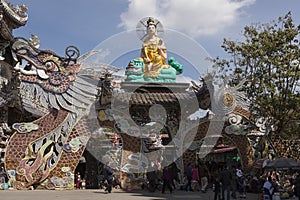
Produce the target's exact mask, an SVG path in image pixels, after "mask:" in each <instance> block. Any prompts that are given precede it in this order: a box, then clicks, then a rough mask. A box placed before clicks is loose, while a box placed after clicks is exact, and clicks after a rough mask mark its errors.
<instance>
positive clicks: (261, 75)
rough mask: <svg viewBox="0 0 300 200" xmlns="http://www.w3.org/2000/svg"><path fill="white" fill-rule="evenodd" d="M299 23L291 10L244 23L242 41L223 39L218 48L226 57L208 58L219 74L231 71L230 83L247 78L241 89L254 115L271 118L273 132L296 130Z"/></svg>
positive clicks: (287, 133)
mask: <svg viewBox="0 0 300 200" xmlns="http://www.w3.org/2000/svg"><path fill="white" fill-rule="evenodd" d="M299 31H300V26H295V25H294V23H293V20H292V16H291V13H290V12H289V13H287V14H286V15H285V16H284V17H279V18H278V20H277V21H272V22H270V23H267V24H253V25H250V26H246V27H245V28H244V31H243V36H244V41H242V42H235V41H230V40H227V39H224V41H223V44H222V48H223V49H224V50H225V52H227V53H228V54H229V57H230V58H229V59H228V60H226V59H220V58H219V57H217V58H215V59H212V61H213V63H214V67H215V68H216V69H217V71H218V74H219V75H220V77H222V78H224V77H225V76H228V75H232V74H234V75H235V76H234V77H235V78H234V79H231V83H230V84H233V85H234V84H236V83H238V82H239V81H240V80H242V79H243V78H247V80H248V84H247V85H245V87H244V88H243V90H244V91H245V92H246V93H247V95H248V98H249V99H250V100H251V102H252V108H251V110H253V113H254V114H255V115H257V116H264V117H270V116H271V117H273V118H274V120H275V123H276V126H277V133H279V134H281V135H283V136H289V137H290V136H298V135H299V133H300V128H299V123H300V114H299V113H300V112H299V108H300V93H299V90H300V65H299V61H300V46H299Z"/></svg>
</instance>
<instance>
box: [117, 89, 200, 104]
mask: <svg viewBox="0 0 300 200" xmlns="http://www.w3.org/2000/svg"><path fill="white" fill-rule="evenodd" d="M193 98H195V94H193V93H191V92H181V93H170V92H161V93H159V92H149V93H135V92H129V93H128V92H124V93H123V92H122V93H117V94H114V100H116V101H122V102H128V101H129V102H130V103H131V104H140V105H153V104H164V103H176V102H180V101H184V102H186V101H189V100H192V99H193Z"/></svg>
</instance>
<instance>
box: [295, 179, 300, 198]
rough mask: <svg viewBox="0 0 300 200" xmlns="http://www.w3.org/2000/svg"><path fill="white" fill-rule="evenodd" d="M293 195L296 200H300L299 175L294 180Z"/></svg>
mask: <svg viewBox="0 0 300 200" xmlns="http://www.w3.org/2000/svg"><path fill="white" fill-rule="evenodd" d="M295 195H296V196H297V197H298V200H300V175H298V176H297V178H296V185H295Z"/></svg>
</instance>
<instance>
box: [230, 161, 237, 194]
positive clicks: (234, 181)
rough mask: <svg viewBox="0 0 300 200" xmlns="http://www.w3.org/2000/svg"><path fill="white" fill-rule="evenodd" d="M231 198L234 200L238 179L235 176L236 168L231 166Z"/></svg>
mask: <svg viewBox="0 0 300 200" xmlns="http://www.w3.org/2000/svg"><path fill="white" fill-rule="evenodd" d="M230 185H231V197H232V198H233V199H236V191H237V187H238V186H237V185H238V177H237V175H236V166H235V165H233V166H232V167H231V183H230Z"/></svg>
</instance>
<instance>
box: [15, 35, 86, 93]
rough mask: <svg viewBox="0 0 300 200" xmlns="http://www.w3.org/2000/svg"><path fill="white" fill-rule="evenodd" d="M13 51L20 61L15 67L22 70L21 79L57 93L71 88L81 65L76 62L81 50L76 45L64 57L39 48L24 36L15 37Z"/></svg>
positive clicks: (67, 50) (68, 49) (69, 48)
mask: <svg viewBox="0 0 300 200" xmlns="http://www.w3.org/2000/svg"><path fill="white" fill-rule="evenodd" d="M12 51H13V54H14V57H15V58H16V60H18V61H19V62H18V63H17V64H16V66H15V67H14V69H15V70H19V71H20V72H21V73H20V79H21V81H24V82H30V83H35V84H38V85H40V86H41V87H42V88H43V89H44V90H47V91H49V92H52V93H55V94H57V93H59V94H61V93H64V92H65V91H66V90H67V89H68V88H69V85H70V84H72V82H74V80H75V79H76V75H77V73H78V72H79V70H80V66H81V65H80V64H77V63H76V59H77V58H78V57H79V50H78V49H77V48H76V47H74V46H70V47H68V48H67V49H66V56H67V58H63V57H60V56H58V55H57V54H55V53H54V52H52V51H49V50H39V49H37V48H36V47H35V46H33V45H32V43H31V42H30V41H28V40H26V39H24V38H15V40H14V43H13V45H12ZM23 62H25V63H26V64H23ZM21 64H22V65H21Z"/></svg>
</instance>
